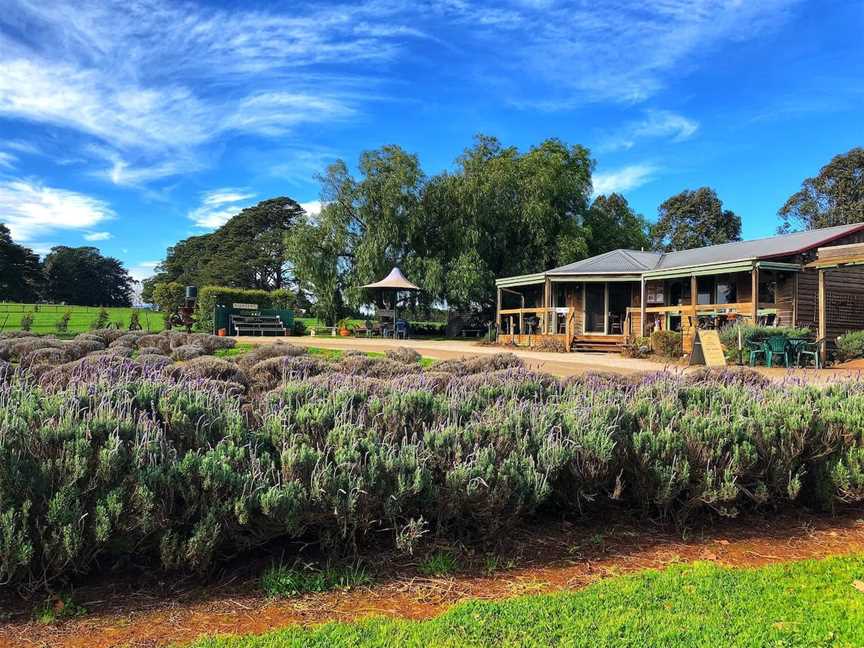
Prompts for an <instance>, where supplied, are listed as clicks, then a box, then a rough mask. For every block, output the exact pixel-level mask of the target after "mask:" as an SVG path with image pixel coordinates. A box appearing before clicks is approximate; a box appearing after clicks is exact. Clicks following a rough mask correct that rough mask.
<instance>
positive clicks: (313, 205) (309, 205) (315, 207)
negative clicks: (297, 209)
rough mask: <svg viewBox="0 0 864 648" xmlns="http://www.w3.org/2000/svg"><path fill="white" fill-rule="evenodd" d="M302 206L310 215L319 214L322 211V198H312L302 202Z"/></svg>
mask: <svg viewBox="0 0 864 648" xmlns="http://www.w3.org/2000/svg"><path fill="white" fill-rule="evenodd" d="M300 206H301V207H302V208H303V211H305V212H306V213H307V214H309V216H313V217H314V216H317V215H318V214H320V213H321V207H322V205H321V201H320V200H310V201H309V202H301V203H300Z"/></svg>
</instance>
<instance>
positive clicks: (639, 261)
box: [546, 250, 661, 275]
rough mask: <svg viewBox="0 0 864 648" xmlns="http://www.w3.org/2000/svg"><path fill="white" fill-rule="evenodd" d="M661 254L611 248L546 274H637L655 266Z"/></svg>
mask: <svg viewBox="0 0 864 648" xmlns="http://www.w3.org/2000/svg"><path fill="white" fill-rule="evenodd" d="M660 257H661V255H660V254H659V253H657V252H641V251H639V250H612V251H611V252H606V253H604V254H600V255H598V256H594V257H590V258H588V259H582V260H581V261H576V262H575V263H569V264H567V265H565V266H561V267H560V268H554V269H553V270H549V271H548V272H547V273H546V274H550V275H559V274H589V273H591V274H593V273H602V274H610V273H611V274H615V273H622V274H623V273H634V274H639V273H642V272H645V271H646V270H651V269H653V268H654V267H656V265H657V262H658V261H659V259H660Z"/></svg>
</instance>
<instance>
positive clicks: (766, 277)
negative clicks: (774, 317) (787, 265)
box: [759, 272, 777, 304]
mask: <svg viewBox="0 0 864 648" xmlns="http://www.w3.org/2000/svg"><path fill="white" fill-rule="evenodd" d="M776 293H777V281H776V278H775V277H774V276H773V273H771V274H769V273H767V272H760V273H759V303H760V304H774V303H776V300H775V299H774V295H775V294H776Z"/></svg>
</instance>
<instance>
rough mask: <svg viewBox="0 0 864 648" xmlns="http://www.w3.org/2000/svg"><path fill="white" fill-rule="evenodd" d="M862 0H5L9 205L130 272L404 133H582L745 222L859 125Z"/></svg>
mask: <svg viewBox="0 0 864 648" xmlns="http://www.w3.org/2000/svg"><path fill="white" fill-rule="evenodd" d="M862 33H864V2H860V1H850V2H833V1H831V0H818V1H814V2H805V1H802V0H727V1H723V0H656V1H653V2H650V1H649V2H638V1H634V2H624V1H618V0H609V1H604V0H578V1H564V0H560V1H559V0H498V1H497V2H489V3H479V2H477V3H474V2H467V1H465V0H439V1H434V0H433V1H424V0H371V1H368V2H346V3H334V2H329V1H322V2H309V3H306V2H285V3H280V2H273V1H271V2H258V3H256V2H242V3H241V2H230V3H229V2H179V1H168V0H146V1H140V0H124V1H122V2H116V3H112V2H107V1H105V2H91V1H88V0H76V1H73V2H64V1H63V0H39V1H27V0H4V2H3V11H2V12H0V222H5V223H6V225H7V226H8V227H9V228H10V229H11V231H12V234H13V238H14V239H15V240H16V241H18V242H21V243H24V244H26V245H28V246H29V247H32V248H33V249H34V250H36V251H38V252H40V253H42V254H44V253H45V252H47V251H48V250H49V249H50V248H51V247H52V246H54V245H72V246H78V245H93V246H96V247H99V248H100V249H101V250H102V251H103V253H105V254H109V255H111V256H116V257H117V258H119V259H121V260H122V261H123V262H124V263H125V264H126V266H127V267H128V268H129V269H130V271H131V272H132V274H133V276H135V277H136V278H138V279H141V278H144V277H147V276H149V275H150V274H152V271H153V267H154V266H155V265H156V263H157V262H158V261H159V260H160V259H162V258H163V257H164V255H165V250H166V248H167V247H168V246H170V245H172V244H174V243H175V242H176V241H178V240H180V239H182V238H186V237H188V236H192V235H195V234H202V233H206V232H209V231H212V230H213V229H214V228H215V227H218V226H219V225H220V224H221V223H223V222H225V220H227V219H228V218H229V217H230V216H231V215H233V214H235V213H237V212H238V211H239V210H240V209H241V208H243V207H246V206H249V205H253V204H255V203H256V202H258V201H259V200H263V199H265V198H269V197H273V196H278V195H287V196H290V197H292V198H294V199H295V200H297V201H298V202H300V203H301V204H304V206H306V207H307V208H308V209H309V210H310V211H315V210H316V209H317V208H318V205H320V203H318V198H319V186H318V183H317V182H316V180H315V175H316V173H319V172H320V171H322V170H323V169H324V167H325V166H326V165H327V164H329V163H331V162H332V161H334V160H336V159H340V158H341V159H344V160H346V161H347V162H348V163H349V164H351V165H355V164H356V161H357V159H358V156H359V154H360V152H361V151H363V150H367V149H372V148H377V147H380V146H383V145H385V144H399V145H400V146H402V147H403V148H405V149H407V150H408V151H410V152H413V153H416V154H417V155H418V156H419V158H420V161H421V164H422V166H423V169H424V171H425V172H426V173H427V174H430V175H431V174H434V173H438V172H440V171H442V170H445V169H449V168H452V167H453V164H454V160H455V159H456V157H457V156H458V155H459V154H460V153H461V152H462V151H463V150H464V149H465V148H466V147H468V146H470V145H471V142H472V138H473V136H474V135H475V134H477V133H484V134H488V135H494V136H497V137H498V138H499V139H500V140H501V141H502V142H503V143H504V144H506V145H513V146H517V147H519V148H520V149H523V150H524V149H527V148H529V147H530V146H531V145H533V144H537V143H539V142H540V141H542V140H543V139H545V138H548V137H557V138H560V139H561V140H563V141H565V142H567V143H569V144H582V145H584V146H587V147H588V148H589V149H590V150H591V153H592V157H593V158H594V159H595V160H596V162H597V165H596V171H595V174H594V191H595V193H598V194H599V193H609V192H612V191H618V192H621V193H623V194H624V195H625V196H626V197H627V199H628V200H629V201H630V203H631V205H633V207H634V208H635V209H637V210H638V211H639V212H640V213H642V214H644V215H645V216H647V217H648V218H649V219H652V220H653V219H654V218H656V214H657V206H658V205H659V204H660V203H662V202H663V201H664V200H665V199H666V198H668V197H669V196H671V195H674V194H676V193H678V192H680V191H682V190H684V189H696V188H698V187H700V186H705V185H708V186H711V187H713V188H715V189H716V190H717V192H718V194H719V196H720V198H721V199H722V200H723V202H724V206H725V207H726V208H728V209H732V210H734V211H735V212H736V213H738V214H739V215H740V216H741V217H742V220H743V234H744V237H745V238H754V237H758V236H767V235H771V234H772V233H774V231H775V230H776V227H777V224H778V220H777V215H776V214H777V209H778V208H779V207H780V206H781V205H782V204H783V203H784V202H785V200H786V199H787V198H788V197H789V196H790V195H791V194H793V193H794V192H795V191H796V190H797V189H798V188H799V187H800V184H801V181H802V180H803V179H804V178H806V177H809V176H813V175H815V174H816V173H818V171H819V168H820V167H821V166H823V165H824V164H826V163H827V162H828V161H829V160H830V159H831V157H833V156H834V155H836V154H838V153H843V152H845V151H847V150H849V149H850V148H852V147H854V146H861V145H864V111H862V105H864V38H862Z"/></svg>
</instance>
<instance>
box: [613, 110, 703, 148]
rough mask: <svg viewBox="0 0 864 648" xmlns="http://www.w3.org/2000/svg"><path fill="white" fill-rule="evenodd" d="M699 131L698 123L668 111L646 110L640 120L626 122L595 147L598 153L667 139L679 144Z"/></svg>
mask: <svg viewBox="0 0 864 648" xmlns="http://www.w3.org/2000/svg"><path fill="white" fill-rule="evenodd" d="M697 130H699V122H697V121H696V120H695V119H690V118H689V117H685V116H684V115H679V114H677V113H674V112H672V111H669V110H648V111H646V112H645V115H644V117H643V118H642V119H638V120H635V121H631V122H628V123H627V124H625V125H624V126H623V127H622V128H621V129H619V131H618V132H617V133H615V134H614V135H610V136H607V137H604V138H603V140H602V141H601V142H600V145H599V146H598V147H597V150H598V151H600V152H611V151H620V150H626V149H630V148H633V147H634V146H635V145H636V144H637V143H638V142H640V141H642V140H652V139H661V138H664V139H669V140H671V141H673V142H681V141H684V140H686V139H689V138H690V137H692V136H693V135H694V134H695V133H696V131H697Z"/></svg>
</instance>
